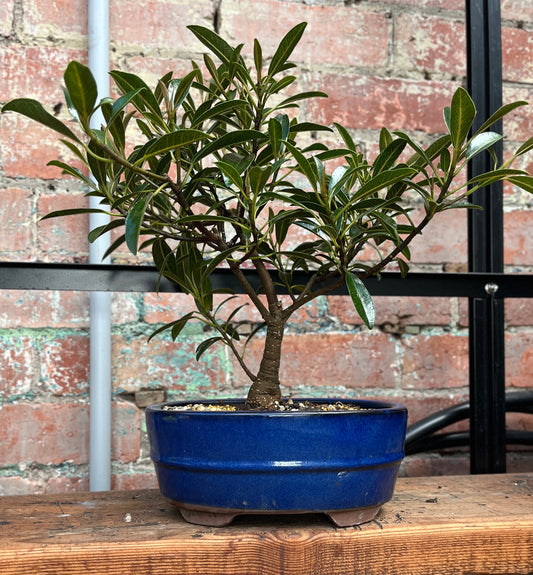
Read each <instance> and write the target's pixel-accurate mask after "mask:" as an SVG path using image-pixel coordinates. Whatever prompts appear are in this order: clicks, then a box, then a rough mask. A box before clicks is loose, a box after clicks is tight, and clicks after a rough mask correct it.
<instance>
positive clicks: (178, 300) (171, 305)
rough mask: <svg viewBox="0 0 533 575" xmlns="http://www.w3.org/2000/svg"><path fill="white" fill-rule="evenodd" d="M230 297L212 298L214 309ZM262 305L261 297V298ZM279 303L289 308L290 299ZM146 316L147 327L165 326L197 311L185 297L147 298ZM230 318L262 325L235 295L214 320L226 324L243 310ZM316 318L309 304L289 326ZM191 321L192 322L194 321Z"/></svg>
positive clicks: (257, 315) (245, 299) (256, 314)
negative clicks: (164, 324)
mask: <svg viewBox="0 0 533 575" xmlns="http://www.w3.org/2000/svg"><path fill="white" fill-rule="evenodd" d="M228 297H229V296H228V295H227V294H226V295H224V296H222V295H215V296H214V298H213V302H214V303H213V306H214V307H215V308H216V307H217V306H218V305H220V304H221V303H222V301H224V300H225V299H227V298H228ZM261 299H262V301H263V303H266V302H265V299H264V297H261ZM280 299H281V301H282V302H283V305H284V306H288V305H289V304H290V299H289V296H281V298H280ZM144 300H145V306H146V307H145V316H144V319H145V321H147V322H148V323H166V322H170V321H173V320H175V319H178V318H179V317H180V316H182V315H184V314H186V313H188V312H190V311H193V310H194V309H196V306H195V304H194V301H193V298H192V296H188V295H185V294H169V293H160V294H146V295H145V298H144ZM243 305H244V307H242V308H241V309H240V310H239V311H238V312H237V313H236V315H235V316H234V317H233V321H234V322H250V323H261V322H262V318H261V314H260V313H259V311H258V310H257V308H256V307H255V306H254V305H253V304H252V303H251V301H250V300H249V298H248V296H245V295H243V294H238V295H236V296H235V297H234V298H233V299H231V300H229V301H228V302H227V303H226V304H224V305H223V306H222V308H221V309H220V312H219V313H218V314H217V317H218V318H219V319H220V320H225V319H227V318H228V317H229V315H230V314H231V313H232V312H233V311H234V310H235V309H237V308H238V307H240V306H243ZM318 317H319V311H318V308H317V302H316V301H313V302H310V303H309V304H307V305H305V306H303V307H301V308H299V309H298V310H297V311H296V312H295V313H294V314H293V315H292V316H291V319H290V321H289V325H291V324H294V323H302V322H306V321H310V322H315V321H317V319H318ZM193 321H194V320H193Z"/></svg>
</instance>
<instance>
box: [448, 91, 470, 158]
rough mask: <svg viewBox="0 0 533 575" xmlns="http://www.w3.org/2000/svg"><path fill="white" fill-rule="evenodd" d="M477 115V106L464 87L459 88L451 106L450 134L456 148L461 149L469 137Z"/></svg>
mask: <svg viewBox="0 0 533 575" xmlns="http://www.w3.org/2000/svg"><path fill="white" fill-rule="evenodd" d="M475 117H476V107H475V105H474V102H473V100H472V98H471V97H470V95H469V94H468V92H467V91H466V90H465V89H464V88H461V87H459V88H457V90H456V92H455V94H454V95H453V98H452V105H451V108H450V120H449V121H450V124H449V130H450V136H451V137H452V144H453V147H454V148H455V149H457V150H458V149H459V148H460V147H461V146H462V145H463V142H464V141H465V140H466V138H467V137H468V133H469V131H470V128H471V127H472V122H473V121H474V118H475Z"/></svg>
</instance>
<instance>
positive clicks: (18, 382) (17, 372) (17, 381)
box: [0, 336, 34, 397]
mask: <svg viewBox="0 0 533 575" xmlns="http://www.w3.org/2000/svg"><path fill="white" fill-rule="evenodd" d="M33 360H34V355H33V348H32V345H31V339H30V338H29V337H27V336H21V337H16V336H15V337H11V338H8V337H5V338H2V339H0V395H1V396H3V397H9V396H14V395H22V394H24V393H27V392H29V391H30V390H31V387H32V382H33Z"/></svg>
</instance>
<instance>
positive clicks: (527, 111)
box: [503, 84, 533, 157]
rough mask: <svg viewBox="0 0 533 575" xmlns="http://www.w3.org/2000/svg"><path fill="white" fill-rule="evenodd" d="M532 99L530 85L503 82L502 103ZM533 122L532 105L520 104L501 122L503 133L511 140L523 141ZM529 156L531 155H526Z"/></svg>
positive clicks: (529, 133)
mask: <svg viewBox="0 0 533 575" xmlns="http://www.w3.org/2000/svg"><path fill="white" fill-rule="evenodd" d="M518 100H521V101H525V102H529V103H530V104H531V102H532V101H533V87H532V86H531V85H527V84H524V85H520V84H504V85H503V103H504V104H506V103H509V102H515V101H518ZM532 124H533V106H531V105H529V106H521V107H519V108H517V109H516V110H513V112H511V113H510V114H509V115H507V116H506V117H505V119H504V122H503V133H504V135H505V137H506V139H507V140H509V141H511V142H525V141H526V140H528V139H529V138H530V137H531V125H532ZM528 157H531V156H528Z"/></svg>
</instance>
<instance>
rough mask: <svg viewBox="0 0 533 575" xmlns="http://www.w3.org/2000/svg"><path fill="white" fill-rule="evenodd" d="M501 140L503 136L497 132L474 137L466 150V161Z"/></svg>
mask: <svg viewBox="0 0 533 575" xmlns="http://www.w3.org/2000/svg"><path fill="white" fill-rule="evenodd" d="M501 139H503V136H502V135H501V134H498V133H497V132H482V133H481V134H478V135H477V136H474V138H473V139H472V140H471V142H470V143H469V144H468V148H467V149H466V159H467V160H470V159H471V158H473V157H474V156H476V155H477V154H479V153H480V152H482V151H483V150H486V149H487V148H490V147H491V146H493V145H494V144H495V143H496V142H499V141H500V140H501Z"/></svg>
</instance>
